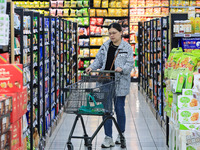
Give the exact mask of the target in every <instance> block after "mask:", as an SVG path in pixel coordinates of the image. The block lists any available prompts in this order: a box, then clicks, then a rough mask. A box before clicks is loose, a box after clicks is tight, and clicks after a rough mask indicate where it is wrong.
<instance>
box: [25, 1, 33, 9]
mask: <svg viewBox="0 0 200 150" xmlns="http://www.w3.org/2000/svg"><path fill="white" fill-rule="evenodd" d="M24 4H25V3H24ZM26 4H27V2H26ZM29 5H30V8H34V7H35V5H34V2H29Z"/></svg>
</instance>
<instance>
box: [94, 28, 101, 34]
mask: <svg viewBox="0 0 200 150" xmlns="http://www.w3.org/2000/svg"><path fill="white" fill-rule="evenodd" d="M95 35H101V27H96V30H95Z"/></svg>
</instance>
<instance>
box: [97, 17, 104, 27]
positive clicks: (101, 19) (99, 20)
mask: <svg viewBox="0 0 200 150" xmlns="http://www.w3.org/2000/svg"><path fill="white" fill-rule="evenodd" d="M96 25H98V26H102V25H103V18H97V19H96Z"/></svg>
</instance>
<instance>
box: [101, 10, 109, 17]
mask: <svg viewBox="0 0 200 150" xmlns="http://www.w3.org/2000/svg"><path fill="white" fill-rule="evenodd" d="M102 11H103V16H105V17H106V16H108V12H107V9H103V10H102Z"/></svg>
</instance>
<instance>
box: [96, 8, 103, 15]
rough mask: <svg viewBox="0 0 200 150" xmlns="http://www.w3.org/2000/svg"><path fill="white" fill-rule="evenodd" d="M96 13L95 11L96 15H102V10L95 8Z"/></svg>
mask: <svg viewBox="0 0 200 150" xmlns="http://www.w3.org/2000/svg"><path fill="white" fill-rule="evenodd" d="M96 13H97V16H98V17H100V16H103V10H102V9H97V10H96Z"/></svg>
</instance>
